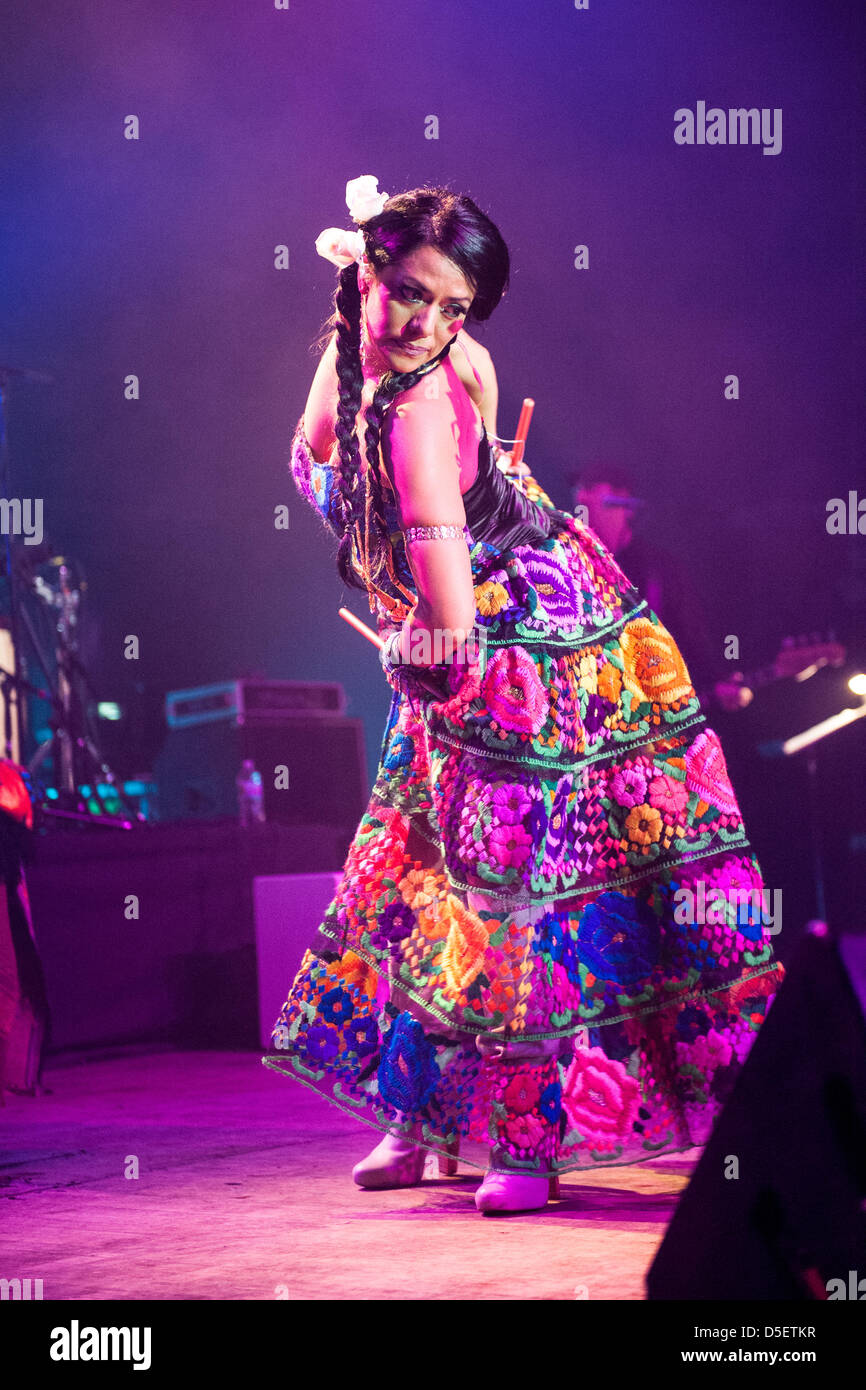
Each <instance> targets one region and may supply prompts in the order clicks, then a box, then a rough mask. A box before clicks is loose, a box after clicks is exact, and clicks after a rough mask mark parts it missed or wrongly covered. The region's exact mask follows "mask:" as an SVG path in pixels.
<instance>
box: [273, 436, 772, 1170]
mask: <svg viewBox="0 0 866 1390" xmlns="http://www.w3.org/2000/svg"><path fill="white" fill-rule="evenodd" d="M317 469H319V470H320V473H321V476H320V473H319V472H317V471H316V470H317ZM293 474H294V476H295V479H296V482H297V484H298V487H299V489H300V490H301V492H302V493H303V495H304V496H305V497H306V498H307V500H308V501H310V502H311V504H312V505H313V506H315V507H316V508H317V509H318V510H319V512H320V515H322V516H323V518H324V519H325V520H326V521H328V520H329V518H331V510H330V509H331V508H332V507H333V505H334V496H333V488H332V487H331V486H330V485H329V479H328V476H327V474H328V470H327V467H326V466H325V465H316V464H315V463H314V461H312V460H310V458H309V453H308V451H307V450H306V449H305V447H304V446H302V445H301V444H299V442H298V440H297V439H296V448H295V449H294V450H293ZM394 561H395V573H396V574H397V575H398V576H399V577H400V580H401V582H406V583H409V584H410V585H411V583H412V576H411V572H410V571H409V570H408V567H407V566H406V565H405V563H404V561H405V556H404V555H403V554H402V550H401V547H400V546H399V544H398V545H396V546H395V551H394ZM470 561H471V565H472V574H473V580H474V583H475V596H476V604H477V617H476V621H477V624H478V625H479V626H480V627H482V628H484V630H485V636H486V639H487V661H486V666H485V669H484V670H483V671H482V670H481V669H480V667H479V666H478V665H474V666H473V665H471V664H469V665H467V666H465V667H463V668H459V669H458V668H455V670H454V671H453V672H452V681H451V684H450V686H449V690H448V693H447V695H446V697H445V698H444V699H442V700H437V699H434V698H432V697H431V696H430V694H429V693H426V694H425V695H424V697H423V698H421V699H420V700H419V701H418V702H417V705H416V707H415V708H413V706H412V704H411V703H410V701H409V700H408V699H407V697H406V696H405V695H404V694H402V693H400V692H398V691H396V690H395V691H394V692H393V695H392V700H391V706H390V710H389V714H388V720H387V724H386V728H385V732H384V737H383V741H382V750H381V757H380V760H379V766H378V768H377V770H376V777H375V781H374V784H373V787H372V791H371V795H370V801H369V805H368V807H367V811H366V813H365V815H364V817H363V819H362V821H361V823H360V825H359V826H358V829H357V832H356V834H355V837H354V839H353V842H352V845H351V847H350V849H349V853H348V856H347V859H346V864H345V867H344V871H343V873H342V875H341V876H340V880H339V883H338V885H337V890H336V893H335V896H334V899H333V901H332V902H331V904H330V905H329V907H328V909H327V912H326V914H325V916H324V919H323V921H322V923H321V925H320V928H319V931H318V933H317V936H316V939H315V941H314V942H313V943H312V945H311V947H310V949H309V950H308V951H307V952H306V953H305V955H304V958H303V960H302V962H301V965H300V968H299V970H298V973H297V976H296V978H295V980H294V982H293V983H292V986H291V989H290V990H289V994H288V998H287V1000H286V1003H285V1005H284V1007H283V1009H282V1011H281V1013H280V1016H279V1018H278V1020H277V1022H276V1025H275V1028H274V1032H273V1047H272V1050H271V1052H270V1053H269V1054H268V1056H267V1057H266V1058H264V1059H263V1060H264V1061H265V1062H266V1064H267V1065H269V1066H273V1067H274V1068H275V1069H277V1070H281V1071H285V1072H286V1074H287V1075H290V1076H294V1077H296V1078H298V1079H300V1080H302V1081H304V1082H305V1083H306V1084H308V1085H311V1086H313V1087H315V1088H316V1089H317V1090H319V1091H320V1092H321V1093H322V1094H323V1095H325V1096H328V1097H329V1098H330V1099H332V1100H333V1101H334V1102H335V1103H337V1104H341V1105H344V1106H346V1108H348V1109H351V1110H352V1111H353V1112H355V1113H363V1114H364V1116H365V1117H366V1118H368V1119H369V1120H371V1121H372V1123H374V1124H376V1125H377V1126H379V1127H380V1128H382V1129H387V1128H389V1127H391V1126H393V1125H395V1124H396V1125H399V1126H403V1125H405V1124H406V1123H415V1122H419V1123H420V1124H421V1125H422V1128H423V1133H424V1142H425V1143H427V1144H429V1145H430V1146H431V1147H433V1148H437V1147H438V1148H440V1149H443V1148H445V1147H446V1146H447V1145H448V1144H449V1143H450V1142H452V1141H453V1140H454V1138H455V1137H462V1138H463V1139H464V1140H465V1141H466V1142H467V1143H469V1142H476V1143H478V1144H479V1145H484V1146H485V1147H486V1148H487V1149H489V1148H493V1150H494V1151H495V1156H496V1163H497V1166H499V1165H504V1166H506V1167H508V1166H513V1167H515V1168H516V1169H518V1170H520V1171H532V1172H549V1173H554V1172H562V1171H567V1170H568V1169H572V1168H593V1167H598V1166H603V1165H606V1164H616V1163H632V1162H636V1161H640V1160H641V1159H645V1158H648V1157H652V1156H655V1155H656V1154H659V1153H664V1152H670V1151H673V1150H678V1149H684V1148H688V1147H690V1146H691V1145H693V1144H700V1143H703V1142H705V1141H706V1138H707V1137H708V1135H709V1133H710V1132H711V1129H712V1126H713V1124H714V1122H715V1119H716V1117H717V1115H718V1113H719V1110H720V1108H721V1106H722V1105H723V1104H724V1102H725V1100H726V1099H727V1097H728V1095H729V1094H730V1090H731V1087H732V1085H733V1083H734V1080H735V1078H736V1076H737V1074H738V1071H739V1069H740V1068H741V1067H742V1065H743V1062H744V1061H745V1059H746V1057H747V1055H748V1052H749V1049H750V1047H751V1046H752V1044H753V1042H754V1039H755V1036H756V1034H757V1032H758V1030H759V1028H760V1027H761V1025H762V1023H763V1021H764V1019H765V1018H766V1016H767V1012H768V1010H769V1008H770V1007H771V1005H772V1001H773V999H774V997H775V994H776V991H777V989H778V987H779V984H780V982H781V980H782V978H783V975H784V971H783V969H782V967H781V965H780V964H779V963H778V961H776V960H775V958H774V955H773V949H772V937H771V933H770V931H769V930H768V926H767V924H766V923H765V921H764V919H763V915H762V911H761V905H760V892H761V878H760V873H759V870H758V866H757V864H756V862H755V859H754V857H753V856H752V854H751V851H750V848H749V844H748V841H747V839H746V837H745V831H744V829H743V825H742V820H741V817H740V813H739V809H738V806H737V802H736V797H735V795H734V792H733V789H732V787H731V784H730V780H729V778H728V774H727V769H726V766H725V760H724V756H723V754H722V750H721V746H720V744H719V741H718V739H717V737H716V735H715V734H714V733H713V732H712V730H710V729H708V728H707V727H706V725H705V722H704V718H703V715H702V713H701V710H700V706H699V703H698V700H697V697H696V695H695V692H694V690H693V688H692V685H691V682H690V679H689V675H688V671H687V669H686V666H685V663H684V662H683V659H682V656H681V654H680V652H679V650H678V649H677V647H676V644H675V642H674V640H673V638H672V637H671V635H670V634H669V633H668V632H667V630H666V629H665V628H664V626H663V625H662V624H661V623H660V622H659V620H658V618H657V617H656V615H655V614H653V613H652V612H651V611H650V610H649V609H647V607H646V605H645V604H644V603H642V601H641V599H640V596H639V595H638V594H637V593H636V592H635V590H634V589H633V588H632V587H631V585H630V584H629V582H628V580H627V579H626V577H625V576H624V575H623V573H622V570H621V569H620V568H619V566H618V565H617V563H616V561H615V560H614V559H613V557H612V556H611V555H610V554H609V553H608V552H607V551H606V550H605V548H604V547H603V546H602V545H601V543H600V541H599V540H598V539H597V537H595V536H594V535H593V533H592V532H591V531H589V530H588V528H587V527H585V526H583V525H582V524H581V523H580V522H578V521H577V520H576V519H575V518H569V519H568V520H567V523H566V524H564V525H563V527H562V529H561V530H559V531H557V532H556V533H555V534H554V535H552V536H551V537H550V538H549V540H547V541H546V542H544V543H543V544H541V545H538V546H517V547H516V548H515V549H514V550H510V551H500V550H497V549H496V547H495V546H492V545H491V544H489V543H488V542H487V541H485V540H484V538H483V536H476V537H474V543H473V545H472V546H471V550H470ZM379 617H380V619H381V621H382V623H383V624H384V623H385V622H386V620H387V615H386V614H384V613H380V615H379ZM684 903H685V904H686V907H687V908H688V910H686V909H685V908H684V906H683V904H684ZM695 905H698V907H699V908H700V910H699V911H694V910H692V908H694V906H695ZM494 1042H495V1043H496V1044H497V1046H499V1043H500V1042H501V1048H500V1053H501V1055H497V1056H494V1055H492V1053H490V1048H489V1047H488V1044H490V1045H491V1046H492V1045H493V1043H494ZM469 1161H470V1162H472V1161H474V1160H473V1159H471V1158H470V1159H469Z"/></svg>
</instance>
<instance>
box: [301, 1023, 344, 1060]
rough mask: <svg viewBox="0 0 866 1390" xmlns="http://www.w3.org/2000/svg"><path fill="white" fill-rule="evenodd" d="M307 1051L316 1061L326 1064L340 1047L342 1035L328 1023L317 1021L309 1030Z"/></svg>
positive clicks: (306, 1039) (306, 1040)
mask: <svg viewBox="0 0 866 1390" xmlns="http://www.w3.org/2000/svg"><path fill="white" fill-rule="evenodd" d="M305 1042H306V1045H307V1052H308V1054H309V1056H310V1057H311V1058H312V1060H313V1061H314V1062H319V1063H320V1064H321V1065H322V1066H326V1065H327V1064H328V1062H330V1061H331V1059H332V1058H333V1057H336V1055H337V1053H338V1051H339V1049H340V1035H339V1033H338V1032H337V1031H336V1030H335V1029H334V1028H331V1027H329V1026H328V1024H327V1023H316V1024H314V1025H313V1027H312V1028H310V1029H309V1030H308V1032H307V1035H306V1038H305Z"/></svg>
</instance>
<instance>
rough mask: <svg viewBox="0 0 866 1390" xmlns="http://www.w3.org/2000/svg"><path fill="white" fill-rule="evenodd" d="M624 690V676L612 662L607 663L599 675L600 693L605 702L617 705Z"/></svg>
mask: <svg viewBox="0 0 866 1390" xmlns="http://www.w3.org/2000/svg"><path fill="white" fill-rule="evenodd" d="M621 690H622V675H621V674H620V672H619V671H618V670H617V668H616V666H614V664H613V662H612V661H607V662H605V664H604V666H602V668H601V670H600V671H599V673H598V693H599V695H600V696H601V697H602V699H603V700H610V702H611V704H612V705H615V704H616V703H617V702H618V700H619V695H620V691H621Z"/></svg>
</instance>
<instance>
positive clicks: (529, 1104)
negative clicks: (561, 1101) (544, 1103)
mask: <svg viewBox="0 0 866 1390" xmlns="http://www.w3.org/2000/svg"><path fill="white" fill-rule="evenodd" d="M540 1095H541V1092H540V1090H539V1089H538V1083H537V1081H536V1080H535V1077H534V1076H531V1075H530V1074H529V1073H528V1072H522V1073H521V1072H518V1074H517V1076H513V1077H512V1078H511V1080H510V1081H509V1083H508V1085H507V1086H506V1088H505V1105H506V1108H507V1109H508V1110H509V1111H510V1113H511V1114H512V1115H525V1114H526V1113H527V1111H529V1110H532V1109H533V1107H534V1106H536V1105H537V1104H538V1098H539V1096H540Z"/></svg>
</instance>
